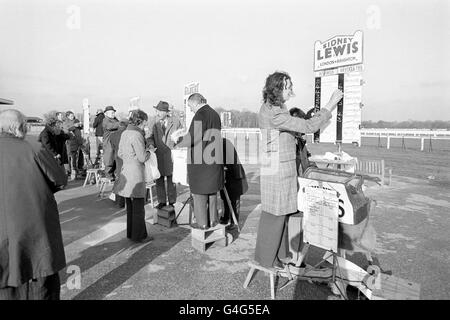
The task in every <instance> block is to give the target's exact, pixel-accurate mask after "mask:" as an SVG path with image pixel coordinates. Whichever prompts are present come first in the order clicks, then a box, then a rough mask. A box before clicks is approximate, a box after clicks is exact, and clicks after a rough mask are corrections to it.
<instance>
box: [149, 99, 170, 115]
mask: <svg viewBox="0 0 450 320" xmlns="http://www.w3.org/2000/svg"><path fill="white" fill-rule="evenodd" d="M153 108H155V109H156V110H159V111H165V112H169V104H168V103H167V102H165V101H160V102H158V104H157V106H156V107H153Z"/></svg>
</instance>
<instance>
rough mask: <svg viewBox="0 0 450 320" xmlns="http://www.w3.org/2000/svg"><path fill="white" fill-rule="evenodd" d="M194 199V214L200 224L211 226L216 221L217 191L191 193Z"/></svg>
mask: <svg viewBox="0 0 450 320" xmlns="http://www.w3.org/2000/svg"><path fill="white" fill-rule="evenodd" d="M192 198H193V199H194V216H195V220H196V222H197V224H199V225H200V226H206V227H208V228H209V227H211V225H212V224H213V223H215V222H217V220H218V217H217V193H212V194H192Z"/></svg>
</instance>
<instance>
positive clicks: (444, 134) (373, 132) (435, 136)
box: [222, 128, 450, 151]
mask: <svg viewBox="0 0 450 320" xmlns="http://www.w3.org/2000/svg"><path fill="white" fill-rule="evenodd" d="M222 134H223V135H224V136H227V137H229V136H230V135H231V136H233V135H234V137H236V136H237V135H239V134H245V136H246V138H247V139H249V135H250V134H256V135H258V138H260V137H261V131H260V130H259V128H225V129H222ZM312 136H313V134H307V137H308V141H313V139H312ZM361 138H379V139H381V138H383V139H387V143H386V148H387V149H389V148H390V146H391V139H394V138H401V139H420V142H421V143H420V150H421V151H423V150H424V146H425V140H450V131H449V130H428V129H361ZM361 144H362V143H361Z"/></svg>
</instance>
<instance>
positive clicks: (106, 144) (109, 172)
mask: <svg viewBox="0 0 450 320" xmlns="http://www.w3.org/2000/svg"><path fill="white" fill-rule="evenodd" d="M119 126H120V124H119V120H117V118H116V109H114V107H112V106H107V107H106V108H105V118H104V119H103V122H102V127H103V163H104V164H105V175H106V177H108V178H114V153H113V149H112V146H111V141H110V137H111V133H112V132H114V131H116V130H117V129H119Z"/></svg>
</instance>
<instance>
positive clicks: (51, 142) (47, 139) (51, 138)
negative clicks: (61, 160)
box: [38, 125, 61, 157]
mask: <svg viewBox="0 0 450 320" xmlns="http://www.w3.org/2000/svg"><path fill="white" fill-rule="evenodd" d="M38 141H39V142H40V143H42V146H43V147H44V148H45V149H47V150H48V151H50V152H51V153H52V154H53V156H54V157H56V156H57V155H58V154H59V155H61V154H60V153H59V150H58V139H57V135H56V134H55V132H54V130H53V129H52V128H51V127H49V126H48V125H46V126H45V128H44V129H43V130H42V131H41V133H40V134H39V138H38Z"/></svg>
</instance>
